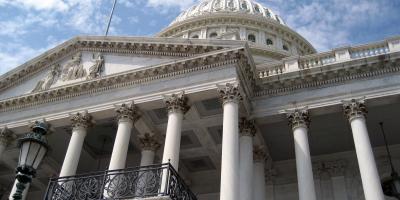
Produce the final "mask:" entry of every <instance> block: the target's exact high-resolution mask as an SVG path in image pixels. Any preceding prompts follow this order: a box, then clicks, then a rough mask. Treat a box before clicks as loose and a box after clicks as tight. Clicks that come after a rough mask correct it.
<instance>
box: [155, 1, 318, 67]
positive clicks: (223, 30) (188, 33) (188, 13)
mask: <svg viewBox="0 0 400 200" xmlns="http://www.w3.org/2000/svg"><path fill="white" fill-rule="evenodd" d="M156 36H157V37H175V38H188V39H221V40H245V41H249V44H250V46H251V48H252V49H253V50H254V49H256V50H257V51H258V52H261V54H263V56H264V55H266V54H268V55H273V56H274V57H275V58H278V59H280V58H284V57H288V56H293V55H308V54H312V53H315V52H316V50H315V49H314V47H313V46H312V45H311V44H310V43H309V42H308V41H307V40H306V39H305V38H303V37H302V36H301V35H300V34H298V33H297V32H295V31H294V30H292V29H291V28H290V27H288V26H287V25H286V23H285V22H284V20H283V19H282V18H281V17H280V16H278V15H277V14H275V13H274V12H273V11H272V10H271V9H269V8H267V7H266V6H264V5H263V4H261V3H258V2H256V1H253V0H202V1H200V2H199V3H198V4H197V5H194V6H192V7H190V8H189V9H187V10H185V11H183V12H182V13H181V14H180V15H178V17H176V19H175V20H173V21H172V23H171V24H170V25H169V26H168V27H166V28H165V29H164V30H162V31H161V32H159V33H158V34H157V35H156ZM264 60H268V59H264ZM272 60H273V59H272Z"/></svg>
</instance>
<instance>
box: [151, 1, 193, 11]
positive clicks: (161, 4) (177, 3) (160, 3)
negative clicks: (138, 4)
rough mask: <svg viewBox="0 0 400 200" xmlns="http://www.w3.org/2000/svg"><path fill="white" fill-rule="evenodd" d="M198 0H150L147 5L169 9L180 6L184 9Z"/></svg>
mask: <svg viewBox="0 0 400 200" xmlns="http://www.w3.org/2000/svg"><path fill="white" fill-rule="evenodd" d="M195 2H197V0H148V1H147V5H148V6H150V7H155V8H163V9H168V8H171V7H178V8H179V9H181V10H183V9H186V8H188V7H189V6H191V5H193V4H194V3H195Z"/></svg>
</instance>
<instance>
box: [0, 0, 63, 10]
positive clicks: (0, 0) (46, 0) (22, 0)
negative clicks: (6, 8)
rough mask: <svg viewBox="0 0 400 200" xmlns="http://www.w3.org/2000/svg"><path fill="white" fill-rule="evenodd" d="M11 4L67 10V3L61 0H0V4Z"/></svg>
mask: <svg viewBox="0 0 400 200" xmlns="http://www.w3.org/2000/svg"><path fill="white" fill-rule="evenodd" d="M2 5H12V6H17V7H20V8H25V9H34V10H39V11H40V10H56V11H67V10H68V8H69V7H68V5H67V4H66V3H65V1H63V0H40V1H38V0H0V6H2Z"/></svg>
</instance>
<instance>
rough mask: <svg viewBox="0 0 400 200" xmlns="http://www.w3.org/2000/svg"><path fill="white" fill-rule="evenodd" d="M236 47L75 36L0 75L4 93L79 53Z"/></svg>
mask: <svg viewBox="0 0 400 200" xmlns="http://www.w3.org/2000/svg"><path fill="white" fill-rule="evenodd" d="M232 46H243V42H231V41H220V42H216V43H212V44H211V43H209V42H208V41H191V40H187V39H179V38H173V39H172V38H143V37H102V36H82V37H75V38H73V39H71V40H69V41H66V42H64V43H62V44H60V45H59V46H57V47H55V48H53V49H51V50H49V51H47V52H45V53H43V54H41V55H40V56H38V57H36V58H34V59H32V60H30V61H28V62H26V63H25V64H23V65H21V66H19V67H17V68H15V69H14V70H11V71H10V72H8V73H6V74H4V75H2V76H0V92H2V91H4V90H5V89H7V88H10V87H12V86H14V85H17V84H19V83H21V82H23V81H24V80H26V79H27V78H29V77H32V75H34V74H36V73H38V72H40V71H42V70H44V69H46V68H47V67H49V66H50V65H52V64H54V63H56V62H58V61H60V60H62V59H64V58H65V57H66V56H69V55H71V54H73V53H75V52H77V51H94V52H103V53H121V54H136V55H148V56H151V55H155V56H168V57H191V56H195V55H199V54H204V53H207V52H211V51H216V50H221V49H223V48H227V47H232Z"/></svg>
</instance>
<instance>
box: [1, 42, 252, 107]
mask: <svg viewBox="0 0 400 200" xmlns="http://www.w3.org/2000/svg"><path fill="white" fill-rule="evenodd" d="M245 51H246V49H245V48H243V47H238V48H232V49H224V50H219V51H213V52H209V53H206V54H202V55H199V56H195V57H191V58H187V59H182V60H178V61H171V62H168V63H163V64H159V65H155V66H150V67H145V68H141V69H136V70H131V71H127V72H122V73H119V74H114V75H110V76H105V77H103V78H100V79H95V80H87V81H83V82H79V83H75V84H71V85H66V86H62V87H57V88H53V89H49V90H45V91H40V92H36V93H31V94H27V95H22V96H18V97H13V98H10V99H5V100H2V101H0V112H5V111H11V110H15V109H21V108H24V107H29V106H36V105H40V104H44V103H49V102H55V101H61V100H65V99H70V98H73V97H77V96H81V95H86V94H92V93H97V92H104V91H107V90H112V89H115V88H123V87H129V86H132V85H138V84H143V83H148V82H151V81H155V80H159V79H164V78H169V77H174V76H178V75H183V74H187V73H191V72H195V71H204V70H208V69H212V68H218V67H221V66H226V65H229V64H236V63H238V62H239V60H240V59H241V58H242V59H243V56H241V55H243V54H244V52H245Z"/></svg>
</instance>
